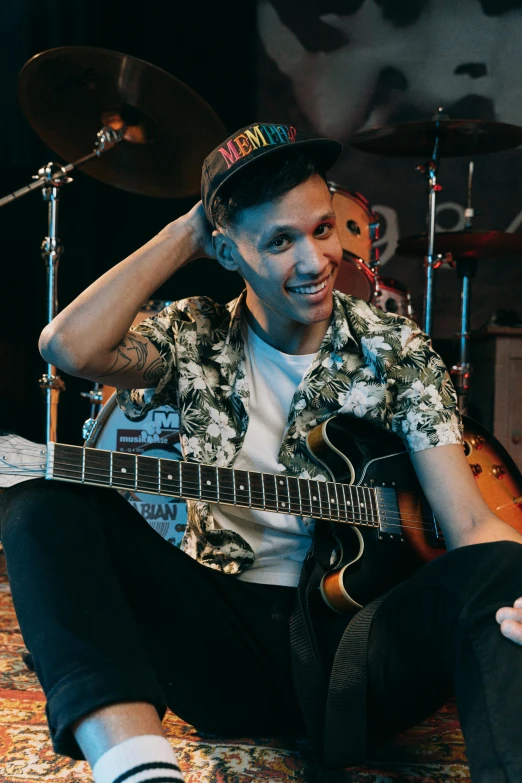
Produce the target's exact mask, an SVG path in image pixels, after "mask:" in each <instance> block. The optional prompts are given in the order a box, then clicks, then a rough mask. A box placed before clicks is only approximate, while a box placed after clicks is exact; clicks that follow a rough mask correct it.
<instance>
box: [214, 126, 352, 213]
mask: <svg viewBox="0 0 522 783" xmlns="http://www.w3.org/2000/svg"><path fill="white" fill-rule="evenodd" d="M295 149H300V150H306V149H310V150H311V151H313V152H314V156H315V157H316V158H317V160H318V161H319V162H320V163H322V164H323V166H324V170H325V172H326V171H328V169H330V168H331V167H332V166H333V165H334V163H336V161H337V160H338V159H339V157H340V155H341V152H342V151H343V145H342V144H341V142H340V141H336V140H335V139H303V140H302V141H295V142H293V144H281V145H280V146H274V147H268V148H267V149H266V150H264V149H263V150H259V151H258V153H257V155H256V157H255V158H253V159H249V158H245V159H244V163H242V165H239V166H237V165H236V167H235V168H234V169H233V170H231V171H229V173H228V175H227V176H226V177H225V178H224V179H223V181H222V182H220V183H219V185H218V187H217V188H216V190H215V191H214V194H213V196H212V202H211V203H210V204H209V210H210V211H212V206H213V204H214V201H215V199H216V196H217V194H218V193H219V191H220V190H221V188H222V187H223V185H226V183H227V182H229V181H230V179H231V178H232V177H233V176H235V175H236V174H237V173H239V172H240V171H244V170H245V168H246V167H247V166H252V165H253V164H254V163H257V162H258V161H260V160H262V159H263V158H264V157H266V156H267V155H283V154H285V153H287V152H288V151H289V150H295Z"/></svg>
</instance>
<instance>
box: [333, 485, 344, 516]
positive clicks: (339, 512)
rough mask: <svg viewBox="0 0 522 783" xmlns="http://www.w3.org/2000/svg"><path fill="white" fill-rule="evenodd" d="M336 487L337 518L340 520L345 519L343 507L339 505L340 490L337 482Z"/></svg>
mask: <svg viewBox="0 0 522 783" xmlns="http://www.w3.org/2000/svg"><path fill="white" fill-rule="evenodd" d="M334 487H335V500H336V502H337V516H338V517H339V519H343V516H342V514H341V506H340V505H339V489H338V487H337V482H336V483H335V484H334Z"/></svg>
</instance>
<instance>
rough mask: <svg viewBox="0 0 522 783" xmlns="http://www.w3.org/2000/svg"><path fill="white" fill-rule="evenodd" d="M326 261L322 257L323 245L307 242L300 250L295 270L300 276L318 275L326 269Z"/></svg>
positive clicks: (311, 241)
mask: <svg viewBox="0 0 522 783" xmlns="http://www.w3.org/2000/svg"><path fill="white" fill-rule="evenodd" d="M327 264H328V259H327V258H326V257H325V255H324V243H323V246H321V243H320V242H317V241H314V240H309V241H308V242H306V244H304V245H303V247H302V248H301V252H300V253H299V260H298V262H297V270H298V272H299V273H300V274H302V275H318V274H320V273H321V272H322V271H323V269H325V268H326V266H327Z"/></svg>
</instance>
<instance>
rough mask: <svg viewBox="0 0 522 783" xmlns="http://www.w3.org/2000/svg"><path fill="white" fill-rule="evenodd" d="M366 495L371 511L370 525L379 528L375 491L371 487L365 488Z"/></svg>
mask: <svg viewBox="0 0 522 783" xmlns="http://www.w3.org/2000/svg"><path fill="white" fill-rule="evenodd" d="M366 495H367V498H368V502H369V505H370V509H371V516H372V525H373V526H374V527H379V509H378V508H377V502H376V497H375V490H374V489H373V487H366Z"/></svg>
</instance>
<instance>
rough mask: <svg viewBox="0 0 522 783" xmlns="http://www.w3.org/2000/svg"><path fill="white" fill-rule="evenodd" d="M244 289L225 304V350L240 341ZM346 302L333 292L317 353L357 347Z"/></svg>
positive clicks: (337, 293)
mask: <svg viewBox="0 0 522 783" xmlns="http://www.w3.org/2000/svg"><path fill="white" fill-rule="evenodd" d="M246 294H247V291H246V288H245V289H244V290H243V291H242V292H241V294H240V295H239V296H238V297H237V299H233V300H232V301H231V302H229V303H228V304H227V309H228V311H229V313H230V324H229V327H228V332H227V336H226V340H225V346H224V347H225V350H226V348H227V346H228V345H229V344H232V345H234V344H237V343H238V341H239V342H240V341H241V318H242V315H243V311H244V308H245V303H246ZM347 309H348V301H347V298H346V297H344V296H343V295H342V294H341V295H340V294H339V291H335V290H334V292H333V311H332V320H331V322H330V325H329V326H328V329H327V330H326V334H325V336H324V337H323V341H322V343H321V346H320V348H319V351H318V353H322V352H323V351H325V350H326V351H336V352H337V351H342V349H343V348H344V347H345V346H346V345H347V344H348V343H349V342H350V341H352V342H353V343H355V345H357V346H358V345H359V343H358V342H357V340H356V339H355V337H354V336H353V334H352V333H351V331H350V327H349V325H348V317H347V315H348V313H347Z"/></svg>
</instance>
